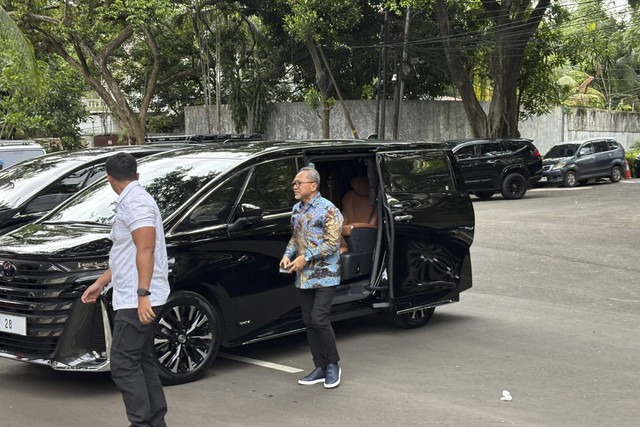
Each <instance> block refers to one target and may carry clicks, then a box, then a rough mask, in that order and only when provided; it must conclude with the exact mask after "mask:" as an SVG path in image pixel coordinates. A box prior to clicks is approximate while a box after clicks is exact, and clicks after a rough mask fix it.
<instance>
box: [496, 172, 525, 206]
mask: <svg viewBox="0 0 640 427" xmlns="http://www.w3.org/2000/svg"><path fill="white" fill-rule="evenodd" d="M526 192H527V180H526V179H525V177H524V176H522V175H521V174H519V173H510V174H509V175H507V177H506V178H505V179H504V181H502V191H501V193H502V197H504V198H505V199H509V200H515V199H522V198H523V197H524V195H525V193H526Z"/></svg>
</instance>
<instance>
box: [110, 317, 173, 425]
mask: <svg viewBox="0 0 640 427" xmlns="http://www.w3.org/2000/svg"><path fill="white" fill-rule="evenodd" d="M160 308H161V307H154V308H153V310H154V311H155V312H156V313H158V312H159V311H160ZM154 329H155V324H154V323H151V324H149V325H143V324H142V323H141V322H140V320H139V319H138V310H137V309H135V308H133V309H122V310H118V311H116V318H115V321H114V328H113V343H112V346H111V378H112V379H113V382H114V383H115V384H116V386H117V387H118V389H119V390H120V392H121V393H122V398H123V400H124V406H125V408H126V410H127V418H128V419H129V421H130V422H131V425H132V426H145V427H166V424H165V422H164V415H165V414H166V413H167V402H166V400H165V398H164V392H163V391H162V384H161V383H160V377H159V376H158V369H157V367H156V365H155V363H156V362H155V357H156V356H155V354H154V353H155V351H154V348H153V332H154Z"/></svg>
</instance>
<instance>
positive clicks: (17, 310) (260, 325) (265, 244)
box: [0, 141, 474, 384]
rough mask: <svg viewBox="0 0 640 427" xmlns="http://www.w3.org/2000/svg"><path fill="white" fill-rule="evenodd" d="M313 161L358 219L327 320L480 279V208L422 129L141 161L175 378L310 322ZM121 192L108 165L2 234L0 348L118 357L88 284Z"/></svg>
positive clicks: (335, 197)
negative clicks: (304, 203) (159, 239)
mask: <svg viewBox="0 0 640 427" xmlns="http://www.w3.org/2000/svg"><path fill="white" fill-rule="evenodd" d="M311 164H313V165H314V167H315V168H316V169H317V170H318V171H319V172H320V175H321V180H322V182H321V186H320V188H321V192H322V194H323V195H324V196H325V197H327V198H329V199H331V200H332V201H333V202H334V203H335V204H336V205H337V206H338V207H340V208H341V209H343V210H350V211H351V212H353V213H352V214H351V217H350V220H349V222H350V223H354V224H356V227H355V228H354V229H353V230H351V234H350V235H349V236H346V238H345V242H344V244H345V248H344V251H343V252H344V253H342V255H341V262H342V269H341V271H342V284H341V285H340V286H339V288H338V292H337V294H336V297H335V300H334V306H333V311H332V318H333V320H340V319H347V318H351V317H357V316H363V315H368V314H372V313H376V312H386V313H388V315H389V316H390V317H391V318H392V319H393V321H394V322H396V323H398V324H399V325H401V326H404V327H408V328H412V327H418V326H421V325H423V324H425V323H426V322H427V321H428V320H429V318H430V317H431V315H432V313H433V311H434V308H435V307H437V306H440V305H443V304H447V303H451V302H455V301H458V300H459V298H460V292H462V291H464V290H466V289H469V288H470V287H471V260H470V257H469V247H470V245H471V243H472V241H473V235H474V212H473V207H472V204H471V201H470V199H469V195H468V194H467V193H466V191H464V190H463V189H462V186H461V184H462V181H461V177H460V173H459V170H458V168H457V164H456V161H455V158H454V156H453V154H452V153H451V151H448V150H444V149H441V148H439V146H438V145H433V144H432V145H430V144H425V143H397V142H388V143H382V142H379V141H375V143H372V142H370V141H369V142H367V141H301V142H238V143H228V144H227V143H225V144H219V145H216V146H213V147H208V148H207V147H194V148H186V149H180V150H176V151H172V152H167V153H162V154H158V155H156V156H153V157H149V158H146V159H144V160H142V161H140V163H139V167H138V170H139V173H140V182H141V184H142V185H143V186H144V187H145V188H146V189H147V190H148V191H149V192H150V193H151V194H152V195H153V196H154V197H155V199H156V201H157V203H158V206H159V208H160V211H161V213H162V216H163V218H164V227H165V233H166V242H167V249H168V256H169V264H170V271H169V281H170V283H171V287H172V293H171V296H170V298H169V301H168V302H167V304H166V305H165V307H164V311H163V312H162V313H161V314H160V316H159V321H158V323H157V330H156V336H155V345H156V352H157V357H158V366H159V367H160V372H161V376H162V379H163V381H164V382H165V383H167V384H176V383H183V382H187V381H192V380H195V379H197V378H199V377H200V376H202V375H203V374H204V372H205V370H206V369H207V367H208V366H209V365H210V364H211V363H212V362H213V360H214V359H215V357H216V354H217V352H218V348H219V347H220V346H238V345H242V344H247V343H252V342H257V341H261V340H266V339H270V338H274V337H278V336H282V335H285V334H291V333H294V332H299V331H303V330H304V325H303V323H302V320H301V316H300V310H299V307H298V301H297V294H296V289H295V287H294V283H293V281H294V276H293V275H291V274H285V273H280V272H279V268H278V262H279V260H280V258H281V257H282V254H283V253H284V249H285V246H286V244H287V242H288V240H289V238H290V236H291V227H290V216H291V215H290V213H291V208H292V206H293V204H294V203H295V202H296V201H295V199H294V198H293V191H292V188H291V180H292V179H293V178H294V177H295V175H296V173H297V171H298V170H299V169H300V168H301V167H303V166H306V165H311ZM115 199H116V194H115V193H114V192H113V191H112V189H111V188H110V186H109V185H108V183H107V181H106V180H105V179H102V180H100V181H98V182H96V183H95V184H94V185H92V186H91V187H88V188H87V189H85V190H83V191H82V192H80V193H78V194H77V195H76V196H75V197H73V198H71V199H69V200H68V201H67V202H65V203H64V204H63V205H61V206H59V207H58V208H56V209H55V210H54V211H53V212H52V213H51V214H49V215H48V216H46V217H44V218H43V219H41V220H39V221H38V222H37V223H34V224H29V225H26V226H24V227H22V228H20V229H18V230H15V231H13V232H11V233H9V234H7V235H5V236H3V237H1V238H0V271H1V273H0V320H1V321H2V322H1V323H0V356H2V357H6V358H11V359H15V360H20V361H27V362H33V363H40V364H46V365H50V366H51V367H52V368H54V369H59V370H76V371H102V370H108V368H109V346H110V339H111V328H110V325H111V322H112V315H113V312H112V307H111V304H110V298H111V290H110V289H109V288H108V287H107V289H105V292H104V293H103V295H102V297H101V300H100V301H99V303H97V304H91V305H87V304H82V303H80V300H79V298H80V296H81V295H82V293H83V292H84V290H85V289H86V287H87V286H88V285H90V284H91V283H92V282H93V281H94V280H95V279H96V278H97V277H98V276H99V275H100V274H101V273H102V272H103V271H104V270H105V269H106V268H107V258H108V251H109V249H110V246H111V242H110V240H109V229H110V223H111V220H112V217H113V215H114V201H115Z"/></svg>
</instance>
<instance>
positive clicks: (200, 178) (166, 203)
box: [48, 153, 238, 225]
mask: <svg viewBox="0 0 640 427" xmlns="http://www.w3.org/2000/svg"><path fill="white" fill-rule="evenodd" d="M237 163H238V160H236V159H234V158H211V157H204V156H202V157H201V156H198V155H195V154H193V155H192V154H189V153H187V154H185V155H182V156H180V155H176V154H174V153H165V154H163V155H161V157H155V158H154V159H153V161H152V162H144V163H143V162H140V163H139V164H138V172H139V173H140V179H139V182H140V184H142V186H144V187H145V188H146V190H147V191H148V192H149V193H150V194H151V195H152V196H153V198H154V199H155V200H156V202H157V203H158V208H159V209H160V214H161V215H162V218H163V219H165V218H167V217H168V216H170V215H171V214H173V213H174V212H175V211H176V210H177V209H178V208H180V207H181V206H182V205H183V204H184V202H186V201H187V200H188V199H189V198H190V197H192V196H193V195H194V194H195V193H196V192H197V191H198V190H200V189H201V188H202V187H203V186H204V185H205V184H207V183H208V182H209V181H211V180H212V179H214V178H215V177H217V176H218V175H219V174H221V173H222V172H224V171H226V170H228V169H229V168H231V167H233V166H235V165H237ZM116 197H117V195H116V193H115V192H114V191H113V190H112V189H111V186H110V185H109V183H108V182H107V181H106V180H104V181H101V182H100V183H98V184H96V185H95V186H92V187H88V188H86V189H85V190H84V191H82V192H80V193H78V196H77V197H75V198H74V199H73V201H72V202H71V203H69V204H67V205H65V206H64V207H63V208H62V209H59V210H58V211H56V212H55V213H53V215H52V216H51V217H49V218H48V220H49V221H62V222H67V221H69V222H74V221H80V222H83V221H88V222H96V223H100V224H104V225H110V224H111V221H112V219H113V215H114V214H115V200H116Z"/></svg>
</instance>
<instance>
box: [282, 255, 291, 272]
mask: <svg viewBox="0 0 640 427" xmlns="http://www.w3.org/2000/svg"><path fill="white" fill-rule="evenodd" d="M280 267H282V268H284V269H287V270H288V269H289V268H291V260H290V259H289V257H288V256H283V257H282V259H281V260H280Z"/></svg>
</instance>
